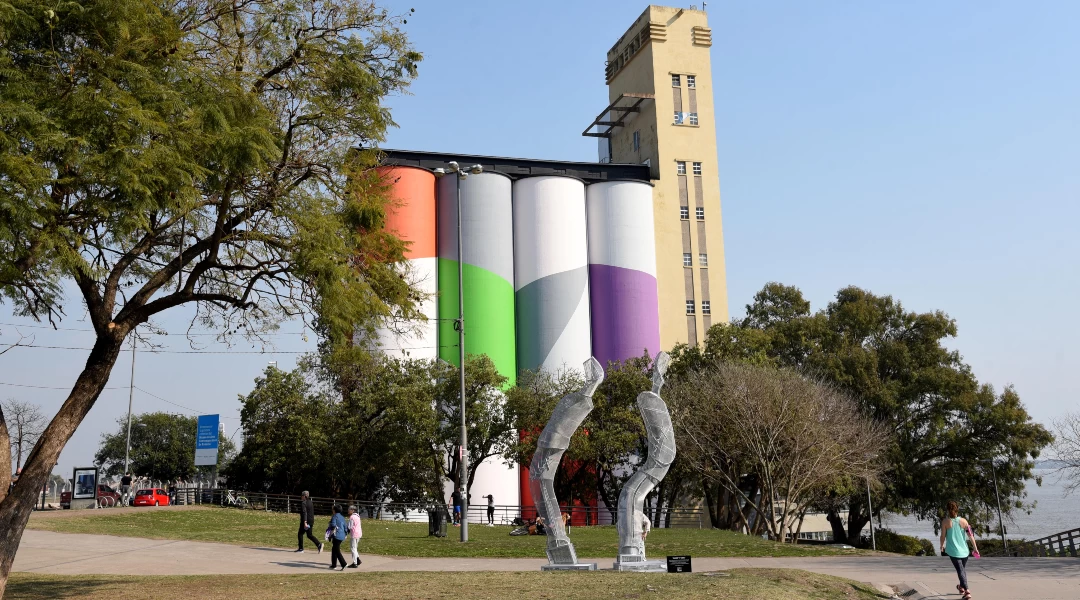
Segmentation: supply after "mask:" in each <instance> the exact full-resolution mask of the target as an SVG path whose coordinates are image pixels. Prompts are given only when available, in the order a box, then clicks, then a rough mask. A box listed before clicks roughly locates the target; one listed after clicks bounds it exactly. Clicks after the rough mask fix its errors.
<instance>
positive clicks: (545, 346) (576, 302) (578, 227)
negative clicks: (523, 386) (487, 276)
mask: <svg viewBox="0 0 1080 600" xmlns="http://www.w3.org/2000/svg"><path fill="white" fill-rule="evenodd" d="M588 259H589V254H588V242H587V231H586V223H585V184H584V183H583V182H582V181H580V180H578V179H574V178H571V177H556V176H551V177H527V178H524V179H519V180H518V181H516V182H514V276H515V288H516V290H517V298H516V302H517V335H518V367H519V368H520V369H530V370H535V369H540V368H542V369H545V370H550V371H557V370H559V369H564V368H568V369H581V365H582V363H584V362H585V361H586V360H588V359H589V357H590V356H591V355H592V343H591V339H590V338H591V331H590V320H589V275H588Z"/></svg>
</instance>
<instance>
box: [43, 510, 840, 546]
mask: <svg viewBox="0 0 1080 600" xmlns="http://www.w3.org/2000/svg"><path fill="white" fill-rule="evenodd" d="M82 512H85V515H78V514H72V513H69V512H66V511H65V514H63V515H62V517H61V515H57V517H52V518H50V517H47V516H43V518H32V519H30V522H29V524H28V527H29V528H31V529H44V530H48V531H56V532H60V533H92V534H102V535H120V536H129V537H144V538H156V539H171V540H194V541H203V542H223V543H227V544H241V545H250V546H270V547H277V548H293V547H295V545H296V530H297V526H298V525H299V523H298V517H297V515H288V514H281V513H268V512H263V511H257V510H239V509H232V508H191V509H178V510H154V509H153V508H147V509H145V510H140V511H134V512H125V513H123V514H119V513H117V514H110V511H108V510H100V511H82ZM327 522H328V519H327V518H325V517H319V518H317V519H316V523H315V536H316V537H319V538H320V539H321V534H322V531H323V529H325V528H326V524H327ZM510 529H511V528H510V527H507V526H496V527H485V526H480V525H476V524H473V525H470V526H469V543H467V544H462V543H461V542H459V541H458V536H459V535H460V533H459V530H458V529H457V528H456V527H449V528H447V537H445V538H435V537H428V534H427V524H426V523H401V522H394V521H377V520H365V521H364V539H363V540H361V542H360V551H361V552H362V553H366V554H382V555H390V556H435V557H449V556H466V557H473V556H475V557H495V558H543V557H544V556H545V554H544V545H545V538H544V537H543V536H521V537H511V536H510V535H509V533H510ZM570 539H571V540H573V542H574V545H575V546H576V548H577V554H578V556H580V557H583V558H604V557H608V558H610V557H613V556H615V554H616V553H617V552H616V551H617V545H618V534H617V533H616V531H615V527H614V526H605V527H574V528H573V529H572V530H571V532H570ZM310 544H311V542H310V541H308V542H307V545H308V546H310ZM646 549H647V551H648V553H649V554H650V555H652V556H665V555H670V554H689V555H692V556H736V557H738V556H832V555H845V554H846V555H850V554H859V553H861V551H858V550H840V549H835V548H830V547H827V546H795V545H791V544H778V543H775V542H770V541H766V540H762V539H760V538H755V537H750V536H745V535H740V534H737V533H733V532H730V531H714V530H708V529H653V530H652V533H650V534H649V540H648V545H647V546H646Z"/></svg>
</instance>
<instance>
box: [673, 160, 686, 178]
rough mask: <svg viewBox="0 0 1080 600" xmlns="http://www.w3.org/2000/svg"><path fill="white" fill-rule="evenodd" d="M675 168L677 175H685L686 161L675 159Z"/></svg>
mask: <svg viewBox="0 0 1080 600" xmlns="http://www.w3.org/2000/svg"><path fill="white" fill-rule="evenodd" d="M675 169H676V170H677V171H678V173H679V175H686V163H685V162H684V161H681V160H677V161H675Z"/></svg>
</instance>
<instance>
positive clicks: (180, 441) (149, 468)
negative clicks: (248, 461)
mask: <svg viewBox="0 0 1080 600" xmlns="http://www.w3.org/2000/svg"><path fill="white" fill-rule="evenodd" d="M198 421H199V419H198V417H189V416H185V415H176V414H170V413H164V412H154V413H142V414H139V415H132V416H131V454H130V465H129V467H128V470H129V471H131V473H132V475H135V476H137V477H149V478H151V479H156V480H160V481H174V480H176V479H181V480H183V481H190V480H192V479H193V478H194V476H195V474H196V473H198V472H201V473H203V474H209V473H211V472H212V471H213V467H212V466H203V467H196V466H195V438H196V436H197V434H198ZM116 424H117V430H116V431H115V432H114V433H104V434H102V435H101V444H100V445H99V446H98V451H97V453H96V454H95V455H94V464H96V465H97V466H98V467H100V468H103V469H104V472H105V475H107V476H110V477H117V476H120V475H122V474H123V472H124V455H125V452H126V450H127V417H123V418H120V419H117V421H116ZM235 453H236V444H234V443H233V442H232V440H230V439H229V438H227V437H225V435H224V434H223V433H220V432H219V433H218V466H219V467H227V466H228V464H229V461H230V460H232V457H233V455H234V454H235Z"/></svg>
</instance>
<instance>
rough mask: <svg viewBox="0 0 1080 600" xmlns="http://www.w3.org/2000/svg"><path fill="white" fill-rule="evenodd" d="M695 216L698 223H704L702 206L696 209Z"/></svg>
mask: <svg viewBox="0 0 1080 600" xmlns="http://www.w3.org/2000/svg"><path fill="white" fill-rule="evenodd" d="M696 214H697V220H698V221H704V220H705V207H703V206H699V207H697V211H696Z"/></svg>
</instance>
